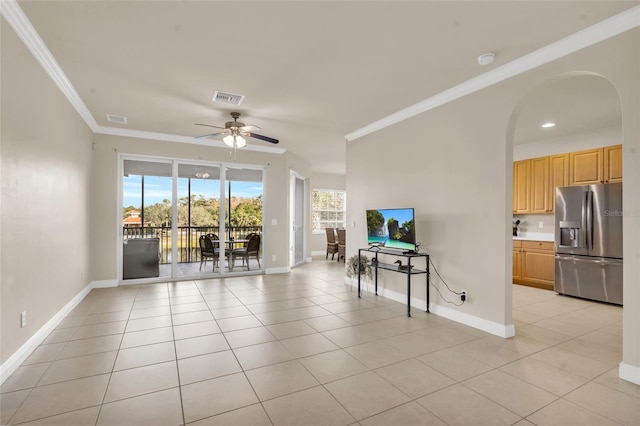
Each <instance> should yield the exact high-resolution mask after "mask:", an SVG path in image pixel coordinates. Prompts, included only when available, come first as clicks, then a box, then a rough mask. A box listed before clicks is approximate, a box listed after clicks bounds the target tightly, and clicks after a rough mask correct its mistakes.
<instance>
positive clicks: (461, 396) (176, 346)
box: [0, 259, 640, 426]
mask: <svg viewBox="0 0 640 426" xmlns="http://www.w3.org/2000/svg"><path fill="white" fill-rule="evenodd" d="M343 268H344V264H341V263H338V262H331V261H325V260H324V259H316V260H314V261H313V262H312V263H310V264H306V265H304V266H302V267H299V268H296V269H294V270H293V271H292V272H291V273H290V274H283V275H264V276H262V275H260V276H247V277H232V278H224V279H209V280H198V281H187V282H179V283H167V284H154V285H136V286H123V287H119V288H110V289H96V290H93V291H92V292H91V293H90V294H89V295H88V296H87V297H86V298H85V300H83V301H82V302H81V303H80V305H79V306H78V307H77V308H76V309H75V310H74V311H73V312H72V313H71V314H70V315H69V316H68V317H67V318H66V319H64V320H63V321H62V323H61V324H60V327H59V328H58V329H57V330H55V331H54V332H53V333H51V335H50V336H49V337H48V338H47V339H46V341H45V342H44V343H43V344H42V345H41V346H40V347H39V348H38V349H37V350H36V351H34V352H33V354H32V355H31V356H30V357H29V358H28V359H27V360H26V361H25V362H24V363H23V365H22V366H20V368H19V369H18V370H17V371H16V372H15V373H14V374H13V376H11V377H10V378H8V379H7V380H6V382H5V383H4V384H3V385H2V388H1V392H2V393H1V395H0V407H1V414H0V424H37V425H47V424H61V425H135V426H137V425H154V426H155V425H171V426H176V425H182V424H190V425H230V424H232V425H234V426H241V425H285V424H288V425H311V424H316V425H358V424H360V425H422V424H429V425H503V424H504V425H515V424H517V425H520V426H524V425H531V424H534V425H568V424H576V425H598V426H599V425H619V424H623V425H638V424H640V387H639V386H636V385H632V384H630V383H627V382H624V381H622V380H620V379H618V377H617V367H618V363H619V362H620V360H621V346H622V336H621V328H622V326H621V321H622V309H621V308H620V307H616V306H610V305H604V304H599V303H591V302H587V301H582V300H577V299H571V298H566V297H562V296H558V295H556V294H555V293H553V292H549V291H544V290H539V289H535V288H530V287H522V286H517V285H516V286H514V287H513V318H514V322H515V325H516V330H517V336H516V337H515V338H512V339H501V338H498V337H495V336H492V335H489V334H486V333H483V332H480V331H478V330H476V329H472V328H469V327H466V326H463V325H461V324H457V323H454V322H451V321H449V320H446V319H444V318H442V317H438V316H436V315H433V314H431V315H429V314H426V313H424V312H420V311H419V310H418V309H414V310H413V311H412V313H413V314H414V316H413V317H412V318H407V317H406V311H405V306H404V305H402V304H400V303H396V302H393V301H390V300H388V299H384V298H382V297H375V296H373V295H371V294H369V293H366V294H365V295H364V297H363V298H362V299H358V298H357V295H356V292H355V291H353V290H352V289H351V288H350V287H348V286H345V285H344V284H343V275H344V269H343Z"/></svg>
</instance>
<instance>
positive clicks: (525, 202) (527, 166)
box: [513, 160, 531, 213]
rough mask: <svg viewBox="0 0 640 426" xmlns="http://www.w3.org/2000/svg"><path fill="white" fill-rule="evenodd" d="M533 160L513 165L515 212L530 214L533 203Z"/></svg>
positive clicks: (517, 162)
mask: <svg viewBox="0 0 640 426" xmlns="http://www.w3.org/2000/svg"><path fill="white" fill-rule="evenodd" d="M530 181H531V160H523V161H515V162H514V163H513V212H514V213H529V212H530V201H531V195H530V194H531V184H530Z"/></svg>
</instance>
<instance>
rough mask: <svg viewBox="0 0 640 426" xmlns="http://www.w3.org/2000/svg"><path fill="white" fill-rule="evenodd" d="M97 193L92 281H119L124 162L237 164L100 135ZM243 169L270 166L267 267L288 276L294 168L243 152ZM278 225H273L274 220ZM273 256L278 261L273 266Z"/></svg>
mask: <svg viewBox="0 0 640 426" xmlns="http://www.w3.org/2000/svg"><path fill="white" fill-rule="evenodd" d="M94 138H95V142H96V143H95V150H94V151H93V154H94V161H93V163H94V167H93V174H94V176H93V182H94V183H93V188H92V192H93V193H94V194H99V196H96V197H94V198H93V200H92V205H91V228H92V230H93V233H92V240H91V241H92V251H91V265H92V281H114V280H116V281H117V280H119V278H120V277H118V257H117V253H118V246H117V245H118V235H119V233H120V232H121V231H120V229H119V226H120V224H121V219H122V214H121V213H120V212H118V209H117V206H118V198H117V197H118V194H117V188H118V181H119V180H120V179H121V177H120V176H118V156H119V154H131V155H143V156H151V157H161V158H166V159H172V158H175V159H182V160H196V161H211V162H221V163H232V160H230V159H229V151H228V150H227V149H226V148H215V147H209V146H204V145H197V144H185V143H174V142H165V141H157V140H148V139H137V138H129V137H123V136H111V135H95V136H94ZM237 163H238V164H247V165H261V166H264V173H265V185H264V203H265V205H264V225H263V232H264V239H263V242H262V244H263V245H262V249H263V251H264V253H266V254H267V255H265V261H264V267H265V268H266V269H267V270H269V269H273V270H282V269H283V268H287V267H288V253H289V226H288V223H289V211H288V209H287V205H288V199H289V190H288V189H289V168H288V159H287V156H286V154H269V153H264V152H256V151H246V150H245V151H239V152H238V154H237ZM274 219H275V220H276V224H275V225H274V224H273V220H274ZM272 255H275V256H276V259H277V260H276V261H273V259H272Z"/></svg>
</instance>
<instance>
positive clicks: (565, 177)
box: [549, 153, 569, 212]
mask: <svg viewBox="0 0 640 426" xmlns="http://www.w3.org/2000/svg"><path fill="white" fill-rule="evenodd" d="M560 186H569V154H568V153H567V154H559V155H552V156H551V157H549V210H550V211H551V212H553V211H554V210H555V204H556V188H557V187H560Z"/></svg>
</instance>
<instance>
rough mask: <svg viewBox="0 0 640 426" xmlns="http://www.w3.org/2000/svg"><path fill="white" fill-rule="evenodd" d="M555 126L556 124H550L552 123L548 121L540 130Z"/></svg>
mask: <svg viewBox="0 0 640 426" xmlns="http://www.w3.org/2000/svg"><path fill="white" fill-rule="evenodd" d="M555 125H556V123H552V122H550V121H549V122H547V123H544V124H543V125H542V128H543V129H548V128H550V127H554V126H555Z"/></svg>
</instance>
